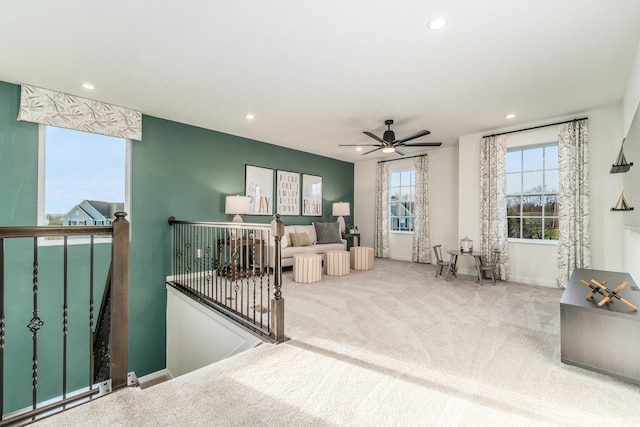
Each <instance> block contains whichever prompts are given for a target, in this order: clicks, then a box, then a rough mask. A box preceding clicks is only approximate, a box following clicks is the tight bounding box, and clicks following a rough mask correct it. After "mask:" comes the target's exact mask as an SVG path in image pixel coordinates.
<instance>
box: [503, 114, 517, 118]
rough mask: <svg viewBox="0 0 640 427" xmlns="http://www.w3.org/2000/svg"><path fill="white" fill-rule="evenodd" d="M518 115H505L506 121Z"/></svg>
mask: <svg viewBox="0 0 640 427" xmlns="http://www.w3.org/2000/svg"><path fill="white" fill-rule="evenodd" d="M515 116H516V115H515V114H514V113H509V114H505V115H504V118H505V119H513V118H514V117H515Z"/></svg>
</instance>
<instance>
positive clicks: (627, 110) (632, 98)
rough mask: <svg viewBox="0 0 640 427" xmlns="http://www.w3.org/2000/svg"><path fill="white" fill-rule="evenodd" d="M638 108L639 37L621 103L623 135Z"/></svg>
mask: <svg viewBox="0 0 640 427" xmlns="http://www.w3.org/2000/svg"><path fill="white" fill-rule="evenodd" d="M639 106H640V37H638V41H637V42H636V52H635V56H634V58H633V62H632V65H631V71H630V72H629V81H628V82H627V90H626V91H625V93H624V98H623V101H622V118H623V120H622V129H623V131H624V132H623V133H624V135H626V134H627V132H628V131H629V127H630V126H631V122H632V121H633V117H634V116H635V114H636V110H637V109H638V107H639Z"/></svg>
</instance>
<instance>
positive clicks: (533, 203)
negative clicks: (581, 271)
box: [506, 142, 559, 240]
mask: <svg viewBox="0 0 640 427" xmlns="http://www.w3.org/2000/svg"><path fill="white" fill-rule="evenodd" d="M506 166H507V226H508V237H509V238H516V239H531V240H558V236H559V231H558V204H557V198H558V143H557V142H554V143H549V144H544V145H536V146H527V147H518V148H511V149H509V150H507V164H506Z"/></svg>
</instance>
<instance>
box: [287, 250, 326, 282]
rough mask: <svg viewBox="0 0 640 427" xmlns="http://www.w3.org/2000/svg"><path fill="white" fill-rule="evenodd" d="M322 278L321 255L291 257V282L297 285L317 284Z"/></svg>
mask: <svg viewBox="0 0 640 427" xmlns="http://www.w3.org/2000/svg"><path fill="white" fill-rule="evenodd" d="M321 278H322V255H320V254H296V255H294V256H293V281H294V282H297V283H314V282H319V281H320V279H321Z"/></svg>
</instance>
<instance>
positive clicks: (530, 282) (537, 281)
mask: <svg viewBox="0 0 640 427" xmlns="http://www.w3.org/2000/svg"><path fill="white" fill-rule="evenodd" d="M509 281H510V282H518V283H524V284H525V285H536V286H544V287H545V288H558V283H557V282H556V281H555V280H553V281H551V280H540V279H532V278H530V277H514V276H511V277H509Z"/></svg>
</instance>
